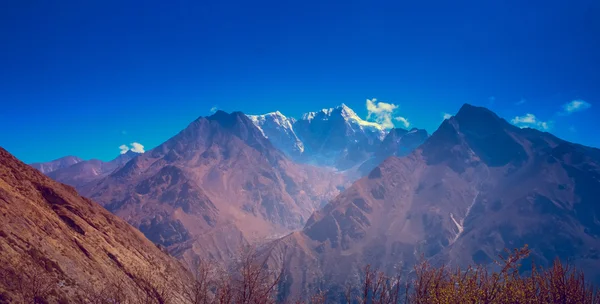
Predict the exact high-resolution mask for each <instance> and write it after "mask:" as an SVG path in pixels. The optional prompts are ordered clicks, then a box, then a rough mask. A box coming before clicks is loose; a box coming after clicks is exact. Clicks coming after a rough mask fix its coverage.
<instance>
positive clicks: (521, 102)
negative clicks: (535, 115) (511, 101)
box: [515, 98, 527, 106]
mask: <svg viewBox="0 0 600 304" xmlns="http://www.w3.org/2000/svg"><path fill="white" fill-rule="evenodd" d="M525 102H527V100H525V98H521V100H519V101H517V102H515V105H517V106H520V105H522V104H524V103H525Z"/></svg>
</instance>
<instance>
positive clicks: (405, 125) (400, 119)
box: [394, 116, 410, 128]
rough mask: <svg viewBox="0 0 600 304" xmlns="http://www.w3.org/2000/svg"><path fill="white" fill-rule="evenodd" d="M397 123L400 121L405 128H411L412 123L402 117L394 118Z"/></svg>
mask: <svg viewBox="0 0 600 304" xmlns="http://www.w3.org/2000/svg"><path fill="white" fill-rule="evenodd" d="M394 119H395V120H396V121H399V122H400V123H401V124H402V125H403V126H404V127H405V128H408V127H410V122H408V119H406V118H404V117H402V116H398V117H395V118H394Z"/></svg>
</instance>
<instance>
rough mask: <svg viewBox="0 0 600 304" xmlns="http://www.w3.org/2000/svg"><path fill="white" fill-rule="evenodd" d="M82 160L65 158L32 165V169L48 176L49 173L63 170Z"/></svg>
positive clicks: (72, 157) (71, 157) (73, 157)
mask: <svg viewBox="0 0 600 304" xmlns="http://www.w3.org/2000/svg"><path fill="white" fill-rule="evenodd" d="M82 161H83V159H81V158H79V157H76V156H65V157H61V158H59V159H55V160H53V161H49V162H46V163H33V164H31V166H32V167H34V168H36V169H38V170H39V171H40V172H42V173H44V174H48V173H50V172H54V171H56V170H59V169H63V168H66V167H70V166H72V165H74V164H76V163H79V162H82Z"/></svg>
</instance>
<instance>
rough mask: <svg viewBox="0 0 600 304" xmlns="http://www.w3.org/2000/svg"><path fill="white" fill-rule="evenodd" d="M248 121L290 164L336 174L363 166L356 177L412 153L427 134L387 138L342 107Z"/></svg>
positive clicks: (407, 133) (383, 131)
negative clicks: (327, 169)
mask: <svg viewBox="0 0 600 304" xmlns="http://www.w3.org/2000/svg"><path fill="white" fill-rule="evenodd" d="M248 117H250V119H251V120H252V121H253V122H254V124H255V125H256V126H257V127H259V128H260V129H261V131H262V133H263V134H264V136H265V137H267V138H268V139H269V140H270V141H271V142H272V143H273V145H274V146H275V147H276V148H278V149H279V150H281V151H283V152H284V153H286V154H287V155H288V156H289V157H290V158H291V159H293V160H294V161H297V162H300V163H308V164H313V165H316V166H326V167H333V168H337V169H339V170H348V169H352V168H358V166H360V165H362V164H364V166H362V167H360V169H359V170H358V171H359V172H360V173H362V172H363V171H369V170H370V169H373V168H374V167H375V166H376V165H378V164H379V163H380V162H381V161H383V160H384V159H385V158H386V157H389V156H392V155H398V156H401V155H406V154H408V153H410V152H412V151H413V150H414V149H415V148H416V147H417V146H418V145H419V144H420V143H422V142H423V141H424V140H425V139H426V138H427V132H426V131H425V130H418V129H413V130H411V131H407V130H403V129H392V131H391V133H390V134H388V130H386V129H385V128H383V127H382V126H381V125H380V124H378V123H375V122H369V121H365V120H363V119H361V118H360V117H359V116H358V115H357V114H356V113H355V112H354V111H353V110H352V109H350V108H349V107H347V106H346V105H344V104H342V105H340V106H338V107H335V108H330V109H323V110H321V111H318V112H309V113H306V114H304V115H302V117H301V118H300V119H297V120H296V119H293V118H288V117H285V116H284V115H283V114H281V113H280V112H274V113H269V114H265V115H249V116H248ZM386 135H387V136H386ZM403 136H404V137H403Z"/></svg>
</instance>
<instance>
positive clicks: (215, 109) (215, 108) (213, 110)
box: [210, 106, 219, 113]
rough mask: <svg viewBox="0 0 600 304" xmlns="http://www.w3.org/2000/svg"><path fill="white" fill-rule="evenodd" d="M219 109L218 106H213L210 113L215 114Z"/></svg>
mask: <svg viewBox="0 0 600 304" xmlns="http://www.w3.org/2000/svg"><path fill="white" fill-rule="evenodd" d="M218 109H219V108H217V106H213V107H212V108H210V112H211V113H215V112H217V110H218Z"/></svg>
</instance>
